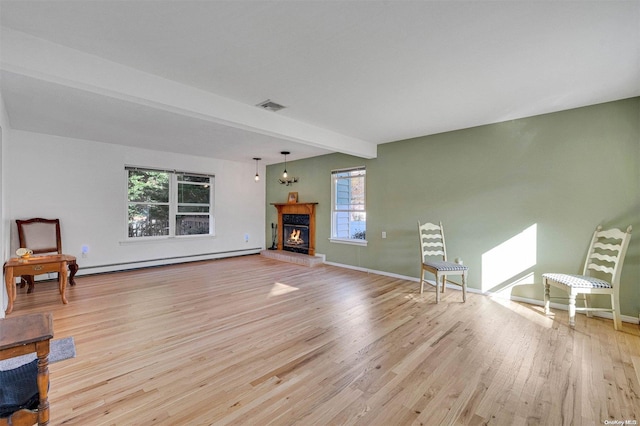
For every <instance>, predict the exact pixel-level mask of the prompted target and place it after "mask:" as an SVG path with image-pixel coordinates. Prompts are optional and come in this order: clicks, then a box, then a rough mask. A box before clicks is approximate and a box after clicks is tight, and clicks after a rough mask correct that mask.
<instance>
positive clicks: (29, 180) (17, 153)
mask: <svg viewBox="0 0 640 426" xmlns="http://www.w3.org/2000/svg"><path fill="white" fill-rule="evenodd" d="M6 142H7V141H5V145H6V150H5V151H6V155H7V158H8V159H9V161H6V162H5V163H6V164H5V167H6V169H5V170H4V177H5V180H6V182H5V191H6V194H5V195H6V196H5V200H6V218H8V220H9V221H10V222H11V237H10V238H11V250H15V248H16V247H17V245H18V243H17V241H18V239H17V235H16V227H15V219H23V218H30V217H45V218H60V220H61V228H62V234H63V235H62V247H63V251H64V252H65V253H66V254H70V255H73V256H76V257H77V258H78V264H79V266H80V270H79V272H78V275H82V274H83V273H95V272H104V271H112V270H121V269H130V268H135V267H141V266H153V265H158V264H167V263H176V262H184V261H187V260H198V259H205V258H217V257H227V256H235V255H241V254H249V253H256V252H258V251H259V250H260V249H262V248H264V246H265V241H264V238H265V237H264V235H265V231H264V229H265V187H264V184H261V183H258V184H256V182H255V181H254V179H253V177H254V175H255V164H254V163H253V162H247V163H246V164H245V163H238V162H231V161H224V160H216V159H210V158H204V157H194V156H188V155H180V154H172V153H164V152H157V151H149V150H143V149H135V148H128V147H124V146H120V145H111V144H104V143H98V142H92V141H86V140H77V139H69V138H63V137H56V136H49V135H42V134H37V133H31V132H23V131H12V137H11V139H10V140H9V141H8V142H9V143H6ZM177 143H179V141H178V142H177ZM125 165H136V166H145V167H152V168H153V167H158V168H167V169H176V170H184V171H190V172H200V173H210V174H215V176H216V178H215V207H214V208H215V222H216V235H215V237H208V236H207V237H190V238H187V239H181V238H173V239H170V240H162V241H155V242H141V241H140V242H134V243H132V242H127V241H126V177H125V173H124V167H125ZM261 174H264V170H263V171H261ZM245 234H249V241H248V242H245ZM83 245H88V246H89V254H88V255H87V257H86V258H82V253H81V248H82V246H83Z"/></svg>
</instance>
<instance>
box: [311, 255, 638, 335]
mask: <svg viewBox="0 0 640 426" xmlns="http://www.w3.org/2000/svg"><path fill="white" fill-rule="evenodd" d="M316 256H317V255H316ZM323 256H324V255H323ZM324 263H325V264H327V265H331V266H337V267H339V268H345V269H353V270H355V271H361V272H366V273H368V274H375V275H383V276H385V277H391V278H398V279H403V280H407V281H413V282H416V283H419V282H420V279H419V278H416V277H410V276H407V275H400V274H394V273H391V272H385V271H378V270H375V269H369V268H361V267H358V266H351V265H345V264H343V263H336V262H326V261H325V262H324ZM426 281H427V282H428V283H430V284H431V285H433V286H435V281H433V280H426ZM447 288H453V289H455V290H460V286H457V285H453V284H447ZM467 291H468V292H469V293H476V294H481V295H484V296H488V297H491V298H498V299H505V300H512V301H514V302H523V303H528V304H530V305H536V306H544V301H542V300H537V299H529V298H527V297H520V296H509V297H506V296H505V295H504V294H501V293H494V292H490V291H485V292H483V291H482V290H478V289H475V288H470V287H467ZM550 306H551V307H552V308H554V309H559V310H562V311H567V310H569V307H568V306H567V305H565V304H562V303H553V302H551V304H550ZM577 313H578V314H584V315H586V314H585V313H584V312H577ZM593 316H596V317H601V318H607V319H610V320H612V319H613V314H612V313H611V312H593ZM620 319H621V320H622V321H623V322H628V323H631V324H640V318H639V317H632V316H630V315H620Z"/></svg>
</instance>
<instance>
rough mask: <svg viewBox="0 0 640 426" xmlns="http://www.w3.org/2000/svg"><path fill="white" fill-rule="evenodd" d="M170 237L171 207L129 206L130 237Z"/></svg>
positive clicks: (151, 205)
mask: <svg viewBox="0 0 640 426" xmlns="http://www.w3.org/2000/svg"><path fill="white" fill-rule="evenodd" d="M161 235H169V206H166V205H164V206H163V205H153V204H135V205H129V237H156V236H161Z"/></svg>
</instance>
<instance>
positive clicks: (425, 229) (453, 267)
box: [418, 222, 469, 303]
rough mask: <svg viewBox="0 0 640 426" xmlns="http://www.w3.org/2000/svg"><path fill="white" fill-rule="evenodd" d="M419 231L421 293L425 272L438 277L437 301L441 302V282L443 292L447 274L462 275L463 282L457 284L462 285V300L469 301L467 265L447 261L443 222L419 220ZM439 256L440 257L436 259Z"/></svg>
mask: <svg viewBox="0 0 640 426" xmlns="http://www.w3.org/2000/svg"><path fill="white" fill-rule="evenodd" d="M418 232H419V235H420V254H421V260H422V262H421V263H422V266H421V271H420V293H421V294H422V292H423V291H424V283H425V277H424V273H425V272H429V273H431V274H433V275H434V276H435V279H436V303H440V283H441V282H442V292H443V293H444V291H445V284H446V281H448V280H447V276H449V275H460V277H461V283H460V284H458V283H456V282H453V281H449V282H451V283H453V284H457V285H459V286H461V287H462V301H463V302H466V301H467V271H468V270H469V268H468V267H467V266H464V265H461V264H458V263H454V262H448V261H447V246H446V244H445V241H444V229H443V227H442V222H440V223H439V224H438V225H436V224H433V223H425V224H424V225H421V224H420V222H418ZM434 257H438V259H434Z"/></svg>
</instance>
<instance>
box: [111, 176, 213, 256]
mask: <svg viewBox="0 0 640 426" xmlns="http://www.w3.org/2000/svg"><path fill="white" fill-rule="evenodd" d="M129 170H147V171H153V172H165V173H169V203H168V204H169V218H170V219H169V235H154V236H147V237H130V236H129V204H131V203H130V202H129V191H128V188H129ZM178 174H186V175H194V176H206V177H209V178H210V179H211V186H210V188H209V199H210V203H209V233H208V234H191V235H175V227H176V224H175V218H176V216H177V215H183V214H184V213H178V204H179V203H178ZM124 188H125V191H124V198H125V203H124V212H125V213H124V221H125V222H124V224H125V226H124V240H122V241H120V244H134V243H156V242H166V241H170V240H187V239H203V238H215V237H216V232H215V231H216V228H215V223H216V221H215V209H214V206H215V198H214V197H215V175H214V174H212V173H199V172H188V171H184V170H169V169H165V168H162V167H158V168H155V167H143V166H131V165H125V167H124ZM140 204H149V203H140ZM158 204H166V203H158Z"/></svg>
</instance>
